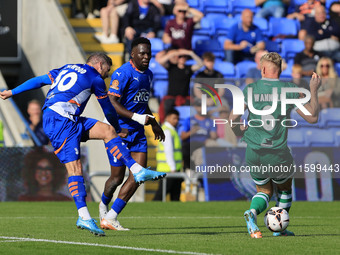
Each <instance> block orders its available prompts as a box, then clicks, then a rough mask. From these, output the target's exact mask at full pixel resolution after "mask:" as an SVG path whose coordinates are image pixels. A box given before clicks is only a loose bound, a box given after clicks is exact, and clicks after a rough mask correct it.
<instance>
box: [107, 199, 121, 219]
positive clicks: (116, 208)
mask: <svg viewBox="0 0 340 255" xmlns="http://www.w3.org/2000/svg"><path fill="white" fill-rule="evenodd" d="M125 206H126V202H125V201H124V200H122V199H120V198H117V199H116V200H115V201H114V202H113V205H112V207H111V210H110V211H109V212H108V213H107V215H106V217H105V218H107V219H116V218H117V216H118V214H119V213H120V212H121V211H122V210H123V209H124V207H125Z"/></svg>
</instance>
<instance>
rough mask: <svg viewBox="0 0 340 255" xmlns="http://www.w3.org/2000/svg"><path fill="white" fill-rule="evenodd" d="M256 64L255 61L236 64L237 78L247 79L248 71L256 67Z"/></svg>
mask: <svg viewBox="0 0 340 255" xmlns="http://www.w3.org/2000/svg"><path fill="white" fill-rule="evenodd" d="M256 65H257V64H256V63H255V62H253V61H242V62H239V63H237V64H236V66H235V69H236V77H237V78H246V74H247V72H248V70H249V69H250V68H252V67H256Z"/></svg>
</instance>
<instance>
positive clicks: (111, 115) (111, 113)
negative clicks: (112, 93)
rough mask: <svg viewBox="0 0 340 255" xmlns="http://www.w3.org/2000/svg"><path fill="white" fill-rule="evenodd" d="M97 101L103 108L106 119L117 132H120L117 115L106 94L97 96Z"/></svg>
mask: <svg viewBox="0 0 340 255" xmlns="http://www.w3.org/2000/svg"><path fill="white" fill-rule="evenodd" d="M98 102H99V104H100V106H101V107H102V109H103V112H104V114H105V117H106V119H107V121H108V122H109V123H110V124H111V125H112V126H113V127H114V128H115V130H116V133H117V134H118V133H121V132H122V129H121V127H120V125H119V123H118V115H117V112H116V109H115V108H114V107H113V106H112V104H111V102H110V100H109V99H108V98H107V96H106V97H102V98H98Z"/></svg>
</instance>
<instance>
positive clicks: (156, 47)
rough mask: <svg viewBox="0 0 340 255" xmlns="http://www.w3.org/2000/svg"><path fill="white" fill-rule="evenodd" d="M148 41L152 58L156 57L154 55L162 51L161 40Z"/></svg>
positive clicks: (152, 39)
mask: <svg viewBox="0 0 340 255" xmlns="http://www.w3.org/2000/svg"><path fill="white" fill-rule="evenodd" d="M149 40H150V42H151V48H152V51H151V54H152V57H154V56H156V54H157V53H158V52H160V51H162V50H164V43H163V41H162V39H160V38H150V39H149Z"/></svg>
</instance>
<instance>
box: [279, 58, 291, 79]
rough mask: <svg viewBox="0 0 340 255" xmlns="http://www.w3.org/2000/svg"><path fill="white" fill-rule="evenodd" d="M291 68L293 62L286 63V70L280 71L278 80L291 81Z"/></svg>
mask: <svg viewBox="0 0 340 255" xmlns="http://www.w3.org/2000/svg"><path fill="white" fill-rule="evenodd" d="M292 67H293V62H292V61H290V62H288V63H287V68H286V69H285V70H283V71H282V73H281V75H280V78H281V79H292Z"/></svg>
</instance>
